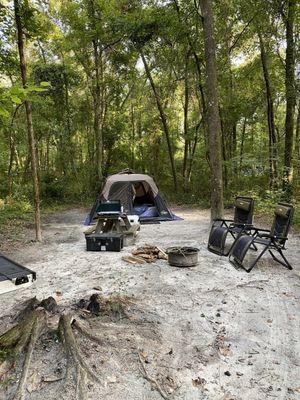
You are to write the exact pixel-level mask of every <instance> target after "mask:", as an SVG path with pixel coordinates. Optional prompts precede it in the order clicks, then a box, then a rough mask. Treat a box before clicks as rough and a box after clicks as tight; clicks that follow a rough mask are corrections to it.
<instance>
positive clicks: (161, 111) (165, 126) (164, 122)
mask: <svg viewBox="0 0 300 400" xmlns="http://www.w3.org/2000/svg"><path fill="white" fill-rule="evenodd" d="M140 54H141V58H142V61H143V64H144V67H145V71H146V75H147V77H148V79H149V82H150V84H151V87H152V90H153V94H154V97H155V100H156V105H157V108H158V111H159V115H160V119H161V123H162V126H163V131H164V133H165V137H166V141H167V145H168V152H169V158H170V162H171V169H172V175H173V182H174V189H175V191H177V176H176V169H175V161H174V155H173V149H172V143H171V138H170V133H169V127H168V124H167V118H166V116H165V113H164V109H163V106H162V104H161V100H160V97H159V94H158V92H157V89H156V86H155V83H154V81H153V78H152V75H151V71H150V69H149V66H148V63H147V60H146V58H145V56H144V53H143V52H142V51H141V52H140Z"/></svg>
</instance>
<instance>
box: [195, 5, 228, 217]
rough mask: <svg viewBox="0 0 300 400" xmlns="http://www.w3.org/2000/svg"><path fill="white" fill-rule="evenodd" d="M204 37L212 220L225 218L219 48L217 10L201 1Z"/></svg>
mask: <svg viewBox="0 0 300 400" xmlns="http://www.w3.org/2000/svg"><path fill="white" fill-rule="evenodd" d="M199 4H200V8H201V13H202V20H203V33H204V53H205V64H206V86H207V100H208V101H207V125H208V142H209V164H210V173H211V179H210V184H211V218H212V219H213V218H220V217H222V215H223V182H222V149H221V123H220V115H219V99H218V83H217V66H216V44H215V38H214V21H213V10H212V5H211V1H210V0H199Z"/></svg>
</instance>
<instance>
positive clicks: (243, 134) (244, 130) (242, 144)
mask: <svg viewBox="0 0 300 400" xmlns="http://www.w3.org/2000/svg"><path fill="white" fill-rule="evenodd" d="M246 124H247V118H246V117H245V118H244V123H243V129H242V137H241V149H240V168H239V170H240V172H241V169H242V165H243V155H244V143H245V133H246Z"/></svg>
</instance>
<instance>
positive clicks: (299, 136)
mask: <svg viewBox="0 0 300 400" xmlns="http://www.w3.org/2000/svg"><path fill="white" fill-rule="evenodd" d="M295 157H296V166H297V175H298V180H299V177H300V100H299V102H298V114H297V122H296V138H295Z"/></svg>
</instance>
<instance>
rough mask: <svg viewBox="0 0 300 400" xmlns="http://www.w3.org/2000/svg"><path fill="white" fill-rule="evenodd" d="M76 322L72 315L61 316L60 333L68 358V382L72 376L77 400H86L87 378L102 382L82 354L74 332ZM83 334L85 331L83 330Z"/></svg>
mask: <svg viewBox="0 0 300 400" xmlns="http://www.w3.org/2000/svg"><path fill="white" fill-rule="evenodd" d="M74 321H75V319H74V317H73V316H72V315H71V314H64V315H61V316H60V319H59V323H58V332H59V336H60V339H61V342H62V344H63V346H64V349H65V353H66V357H67V371H66V379H67V380H68V379H70V378H71V376H72V377H73V379H74V380H75V385H76V399H85V398H86V396H85V391H84V384H85V380H86V378H89V379H90V380H92V381H96V382H100V379H99V377H98V376H97V375H96V374H95V373H94V372H93V371H92V370H91V368H90V367H89V366H88V365H87V363H86V362H85V360H84V358H83V356H82V354H81V351H80V349H79V346H78V344H77V341H76V338H75V336H74V333H73V330H72V324H73V323H74ZM77 326H78V324H77ZM81 332H83V331H82V330H81ZM90 338H91V337H90Z"/></svg>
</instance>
